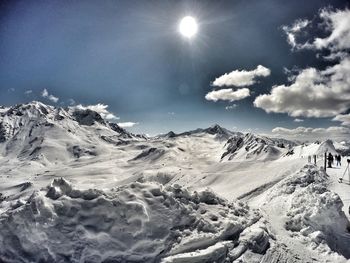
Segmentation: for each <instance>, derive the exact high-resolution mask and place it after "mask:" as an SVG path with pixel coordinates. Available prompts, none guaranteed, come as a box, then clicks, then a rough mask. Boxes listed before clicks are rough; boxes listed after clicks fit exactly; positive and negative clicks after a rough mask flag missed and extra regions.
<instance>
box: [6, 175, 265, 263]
mask: <svg viewBox="0 0 350 263" xmlns="http://www.w3.org/2000/svg"><path fill="white" fill-rule="evenodd" d="M260 218H261V215H260V214H259V213H258V212H257V211H255V210H251V209H250V208H249V207H248V206H247V205H245V204H243V203H241V202H238V201H237V202H232V203H228V202H227V201H226V200H224V199H221V198H219V197H217V196H216V195H215V194H214V193H212V192H211V191H209V190H205V191H203V192H189V191H188V190H187V189H185V188H182V187H180V186H179V185H173V186H169V187H166V188H164V187H163V186H161V185H159V184H153V183H131V184H129V185H125V186H122V187H119V188H112V189H110V190H108V191H101V190H95V189H90V190H79V189H77V188H75V187H74V186H73V185H72V184H70V183H69V182H68V181H66V180H65V179H63V178H61V179H55V180H53V182H52V183H51V184H50V185H49V186H48V187H47V189H42V190H40V191H35V192H33V194H32V195H31V196H30V197H29V199H28V200H27V201H26V202H23V203H22V204H19V205H17V206H16V207H14V208H12V209H10V210H8V211H7V212H6V213H3V214H2V215H1V218H0V261H5V262H154V261H160V260H162V259H163V260H164V262H213V261H215V260H219V259H220V260H221V259H222V260H223V259H226V258H230V259H232V260H234V259H237V258H239V257H241V256H242V255H244V253H245V252H247V251H249V252H250V253H252V254H254V255H256V256H258V257H262V255H261V254H263V253H264V252H265V251H266V250H267V249H268V247H269V235H268V234H267V230H266V229H265V228H264V227H263V226H260V225H259V224H260V223H259V222H260V221H259V220H260ZM188 253H192V254H191V255H192V257H191V258H192V259H193V260H191V261H189V260H187V261H186V260H185V259H186V257H187V259H188V255H189V254H188ZM218 262H220V261H218Z"/></svg>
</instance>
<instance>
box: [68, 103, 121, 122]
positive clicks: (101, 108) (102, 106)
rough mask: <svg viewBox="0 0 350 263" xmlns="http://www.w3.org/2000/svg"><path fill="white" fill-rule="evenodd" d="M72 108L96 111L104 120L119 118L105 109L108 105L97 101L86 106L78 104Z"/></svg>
mask: <svg viewBox="0 0 350 263" xmlns="http://www.w3.org/2000/svg"><path fill="white" fill-rule="evenodd" d="M72 108H75V109H79V110H86V109H89V110H92V111H96V112H97V113H98V114H100V115H101V117H102V118H103V119H106V120H118V119H119V117H117V116H116V115H114V114H113V113H111V112H109V111H108V110H107V108H108V105H106V104H102V103H98V104H96V105H87V106H83V105H81V104H79V105H76V106H74V107H72Z"/></svg>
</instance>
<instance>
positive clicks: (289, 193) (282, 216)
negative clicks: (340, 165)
mask: <svg viewBox="0 0 350 263" xmlns="http://www.w3.org/2000/svg"><path fill="white" fill-rule="evenodd" d="M327 186H328V175H327V174H326V173H325V172H324V171H323V170H319V169H318V168H317V167H316V166H313V165H306V166H305V167H304V168H303V169H302V170H301V171H300V172H298V173H296V174H294V175H292V176H289V177H287V178H286V179H284V180H282V181H281V182H279V183H277V184H276V185H275V186H274V187H273V188H272V189H270V191H269V192H268V193H267V195H266V199H265V203H264V204H263V208H262V209H263V210H265V212H266V213H268V214H271V215H272V214H275V216H271V217H270V221H271V224H275V225H278V224H281V226H282V228H284V229H285V230H286V231H287V232H288V233H289V236H290V237H292V238H293V239H294V240H299V241H300V242H301V243H302V244H304V245H305V246H307V247H308V249H310V250H315V251H317V253H319V254H322V253H325V254H333V256H334V257H335V258H336V260H337V261H334V262H342V260H343V261H345V259H344V258H343V257H342V256H340V255H338V254H336V253H334V252H338V253H339V254H341V255H343V256H345V257H346V258H349V257H350V247H349V246H348V244H349V243H348V242H349V241H350V235H349V233H348V230H347V229H348V227H349V222H348V220H347V218H346V216H345V214H344V212H343V211H342V206H343V203H342V201H341V199H340V198H339V196H338V195H337V194H336V193H334V192H331V191H329V190H328V189H327ZM282 235H283V234H282ZM282 235H281V236H282ZM338 260H339V261H338Z"/></svg>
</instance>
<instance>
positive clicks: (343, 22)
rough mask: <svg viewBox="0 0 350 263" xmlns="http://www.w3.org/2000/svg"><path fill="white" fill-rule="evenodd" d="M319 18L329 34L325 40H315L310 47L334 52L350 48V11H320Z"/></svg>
mask: <svg viewBox="0 0 350 263" xmlns="http://www.w3.org/2000/svg"><path fill="white" fill-rule="evenodd" d="M320 18H321V19H323V20H324V22H325V23H326V28H328V29H329V31H331V34H330V35H329V36H327V37H325V38H315V40H314V42H313V44H312V46H313V47H315V48H316V49H322V48H330V49H331V50H334V51H339V50H344V49H348V48H350V10H349V9H345V10H335V11H332V10H330V9H327V8H326V9H323V10H322V11H321V13H320Z"/></svg>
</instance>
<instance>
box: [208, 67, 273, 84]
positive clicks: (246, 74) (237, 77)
mask: <svg viewBox="0 0 350 263" xmlns="http://www.w3.org/2000/svg"><path fill="white" fill-rule="evenodd" d="M270 74H271V71H270V69H268V68H265V67H264V66H261V65H259V66H258V67H257V68H256V69H254V70H251V71H247V70H234V71H232V72H230V73H225V74H224V75H222V76H220V77H218V78H216V79H215V80H214V81H213V83H212V85H213V86H217V87H222V86H236V87H243V86H250V85H253V84H254V83H255V82H256V80H255V78H256V77H267V76H269V75H270Z"/></svg>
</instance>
